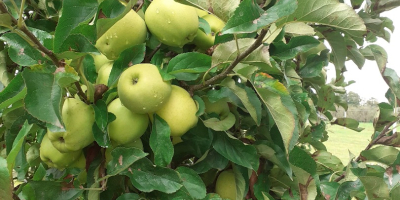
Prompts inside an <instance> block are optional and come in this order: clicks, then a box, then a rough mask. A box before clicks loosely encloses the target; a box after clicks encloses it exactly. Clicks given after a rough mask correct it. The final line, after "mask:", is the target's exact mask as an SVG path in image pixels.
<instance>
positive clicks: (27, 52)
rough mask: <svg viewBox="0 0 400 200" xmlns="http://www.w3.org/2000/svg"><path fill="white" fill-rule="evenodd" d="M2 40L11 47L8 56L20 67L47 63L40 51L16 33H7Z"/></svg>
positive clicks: (0, 38)
mask: <svg viewBox="0 0 400 200" xmlns="http://www.w3.org/2000/svg"><path fill="white" fill-rule="evenodd" d="M0 40H3V41H5V42H7V44H8V45H9V46H10V48H9V49H8V55H9V56H10V58H11V60H12V61H13V62H15V63H17V64H18V65H22V66H31V65H37V64H44V63H45V62H46V61H47V59H46V58H45V57H43V55H42V54H41V53H40V51H39V50H37V49H36V48H34V47H32V46H31V45H30V44H29V43H28V42H26V41H25V40H24V39H22V38H21V37H20V36H19V35H18V34H16V33H6V34H4V35H2V36H1V37H0Z"/></svg>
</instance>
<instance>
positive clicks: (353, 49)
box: [345, 37, 365, 69]
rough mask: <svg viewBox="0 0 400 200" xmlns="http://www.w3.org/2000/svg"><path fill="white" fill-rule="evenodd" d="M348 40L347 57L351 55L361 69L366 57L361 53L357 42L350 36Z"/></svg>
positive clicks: (346, 39)
mask: <svg viewBox="0 0 400 200" xmlns="http://www.w3.org/2000/svg"><path fill="white" fill-rule="evenodd" d="M345 41H346V47H347V48H346V49H347V57H349V58H350V59H351V60H352V61H353V62H354V63H355V64H356V65H357V67H358V68H359V69H361V68H362V67H363V66H364V63H365V58H364V56H363V55H362V54H361V52H360V50H359V49H358V47H357V44H356V42H354V40H352V39H350V38H349V37H346V38H345Z"/></svg>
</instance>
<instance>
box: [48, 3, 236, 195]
mask: <svg viewBox="0 0 400 200" xmlns="http://www.w3.org/2000/svg"><path fill="white" fill-rule="evenodd" d="M198 17H202V18H203V19H204V20H206V21H207V22H208V23H209V24H210V27H211V30H212V31H213V32H212V33H211V34H208V35H207V34H205V33H204V32H203V31H202V30H200V29H199V19H198ZM143 18H144V19H143ZM224 25H225V23H224V22H223V21H222V20H220V19H219V18H218V17H216V16H214V15H213V14H209V13H208V12H205V11H202V10H199V9H196V8H194V7H190V6H187V5H184V4H180V3H178V2H176V1H174V0H154V1H153V2H152V3H151V4H150V6H149V7H148V8H147V10H146V13H145V15H144V17H141V16H139V15H138V14H137V13H136V12H134V11H133V10H130V11H129V12H128V13H127V14H126V15H125V16H124V17H123V18H121V19H120V20H119V21H117V22H116V23H115V24H114V25H113V26H112V27H110V28H109V29H108V30H107V31H106V32H105V33H104V34H103V35H102V36H101V37H100V38H98V40H97V41H96V47H97V48H98V49H99V51H100V52H101V54H100V55H94V56H93V58H94V63H95V66H96V72H98V77H97V80H96V84H104V85H107V84H108V77H109V75H110V72H111V69H112V67H113V60H115V59H117V58H118V56H119V55H120V54H121V52H122V51H124V50H125V49H127V48H130V47H132V46H134V45H137V44H141V43H143V42H145V40H146V35H147V29H148V30H149V31H150V33H151V34H153V35H154V36H155V37H156V38H157V39H158V40H159V41H160V42H162V43H163V44H165V45H168V46H172V47H182V46H183V45H185V44H188V43H192V44H195V45H196V48H197V50H200V51H204V50H206V49H208V48H210V47H211V46H213V45H214V40H215V33H216V32H219V31H221V30H222V28H223V27H224ZM111 87H117V89H118V97H117V98H116V99H114V100H113V101H111V102H110V103H109V105H108V107H107V110H108V112H111V113H113V114H114V115H115V116H116V119H115V120H114V121H112V122H111V123H110V124H109V125H108V127H107V131H108V135H109V138H110V140H111V143H112V146H111V147H110V148H107V149H106V152H105V157H106V162H108V161H110V160H111V151H112V149H113V148H115V147H116V146H124V147H137V148H139V149H142V150H143V144H142V141H141V139H140V137H141V136H142V135H143V134H144V133H145V131H146V129H147V128H148V126H149V123H150V122H153V121H154V120H155V119H153V117H154V114H157V115H158V116H159V117H161V118H162V119H163V120H164V121H165V122H166V123H167V124H168V126H169V128H170V133H171V136H172V137H173V138H175V139H178V140H179V139H180V136H182V135H183V134H185V133H186V132H187V131H188V130H189V129H191V128H192V127H194V126H196V124H197V122H198V116H196V112H197V110H198V107H197V104H196V102H195V101H194V100H193V99H192V97H191V95H190V94H189V93H188V92H187V91H186V90H185V89H183V88H181V87H179V86H176V85H172V84H171V83H170V82H169V81H164V80H163V79H162V77H161V75H160V72H159V69H158V68H157V66H155V65H152V64H147V63H142V64H137V65H133V66H131V67H129V68H128V69H126V70H125V71H124V72H123V73H122V74H121V76H120V77H119V80H118V83H117V85H113V86H111ZM203 100H204V103H205V105H206V110H205V111H206V113H216V114H218V115H219V116H220V118H221V119H223V118H224V117H225V116H226V115H227V114H228V113H230V111H229V106H228V104H227V102H226V100H220V101H217V102H214V103H211V102H210V101H209V100H208V99H207V98H203ZM61 115H62V120H63V122H64V128H65V130H60V131H54V132H52V131H50V130H48V131H47V133H46V135H45V136H44V138H43V140H42V143H41V146H40V158H41V159H42V161H43V162H45V163H46V164H47V165H48V166H49V167H55V168H58V169H65V168H71V167H78V168H82V169H84V168H85V165H86V159H85V156H84V154H83V151H82V150H83V148H85V147H87V146H88V145H90V144H91V143H93V141H94V136H93V132H92V125H93V123H94V122H95V118H94V110H93V107H92V106H90V105H87V104H86V103H84V102H83V101H81V100H80V99H79V98H67V99H65V100H64V103H63V106H62V113H61ZM224 174H225V173H224ZM224 176H225V175H224ZM217 185H218V184H217ZM221 187H222V188H223V187H224V186H221ZM221 187H220V188H221ZM229 188H231V187H229ZM228 190H230V189H228ZM229 193H230V192H229Z"/></svg>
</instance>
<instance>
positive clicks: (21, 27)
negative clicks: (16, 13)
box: [0, 1, 64, 67]
mask: <svg viewBox="0 0 400 200" xmlns="http://www.w3.org/2000/svg"><path fill="white" fill-rule="evenodd" d="M0 11H1V12H2V13H7V14H8V15H9V16H10V17H11V21H12V23H13V25H14V26H15V25H17V27H18V29H19V30H21V31H22V32H23V33H25V35H26V36H28V38H29V39H30V40H31V41H27V42H28V43H30V44H31V43H32V42H33V43H34V44H35V45H36V46H35V48H38V49H39V50H40V51H42V52H43V53H44V54H46V55H47V56H48V57H49V58H50V59H51V61H53V63H54V65H56V66H57V67H64V65H63V63H62V62H60V61H59V60H58V58H57V57H56V56H55V55H54V53H53V52H52V51H50V50H48V49H47V48H46V47H44V46H43V45H42V43H40V41H39V40H38V39H37V38H36V36H35V35H33V33H32V32H31V31H29V30H28V28H27V27H26V25H25V23H22V24H20V25H19V26H18V21H17V20H16V19H15V18H14V17H13V16H12V15H11V13H10V12H9V11H8V10H7V7H6V5H5V4H4V2H3V1H0ZM22 38H23V39H25V40H28V39H27V38H26V37H22Z"/></svg>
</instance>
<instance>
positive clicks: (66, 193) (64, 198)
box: [28, 181, 83, 200]
mask: <svg viewBox="0 0 400 200" xmlns="http://www.w3.org/2000/svg"><path fill="white" fill-rule="evenodd" d="M28 184H29V185H31V187H32V188H33V191H35V199H53V200H74V199H76V198H78V197H79V196H80V195H81V194H82V193H83V190H81V189H77V188H63V185H62V184H63V183H62V182H55V181H30V182H29V183H28Z"/></svg>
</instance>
